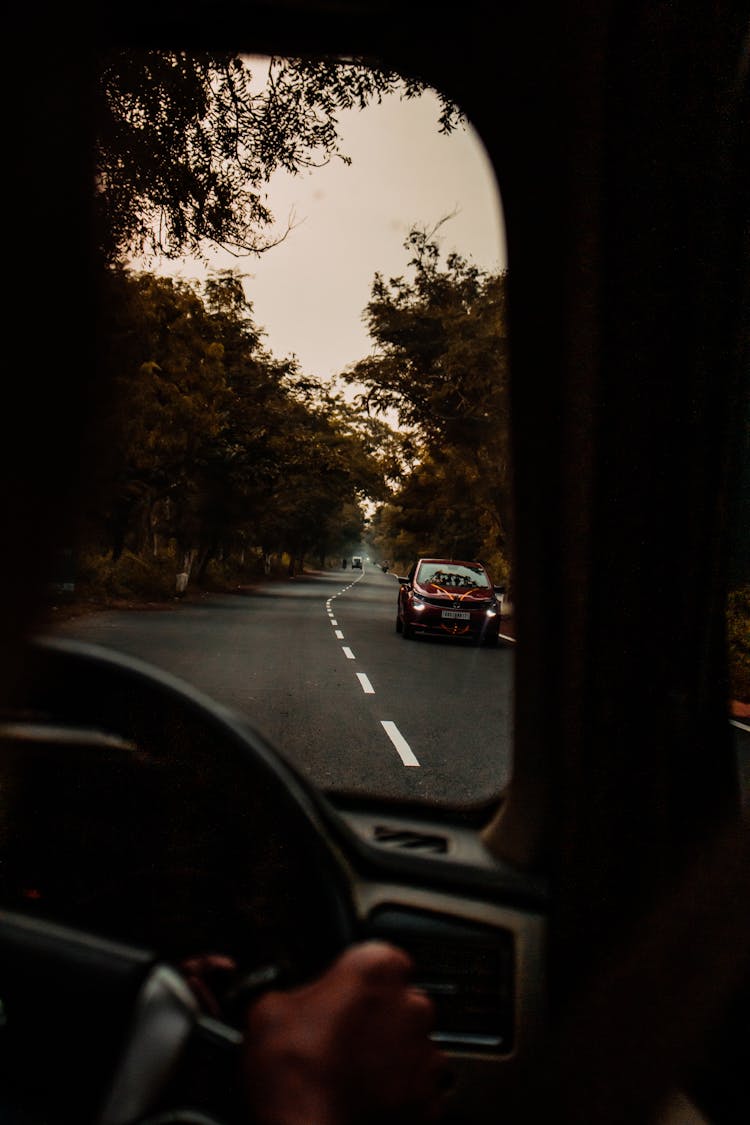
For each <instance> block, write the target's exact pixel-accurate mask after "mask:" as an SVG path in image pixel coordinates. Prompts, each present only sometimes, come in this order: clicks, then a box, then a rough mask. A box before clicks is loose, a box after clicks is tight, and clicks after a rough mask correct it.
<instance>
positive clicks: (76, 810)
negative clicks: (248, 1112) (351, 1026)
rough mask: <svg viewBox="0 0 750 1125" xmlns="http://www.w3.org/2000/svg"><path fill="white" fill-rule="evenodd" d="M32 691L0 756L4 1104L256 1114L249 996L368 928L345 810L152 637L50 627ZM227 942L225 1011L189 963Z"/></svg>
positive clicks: (161, 1116) (221, 988) (135, 1116)
mask: <svg viewBox="0 0 750 1125" xmlns="http://www.w3.org/2000/svg"><path fill="white" fill-rule="evenodd" d="M22 697H23V703H22V708H21V711H20V712H19V714H18V715H17V716H13V717H11V721H10V722H8V723H6V724H5V725H4V728H3V730H2V754H1V755H0V793H4V794H6V797H5V800H4V803H3V805H2V806H1V807H0V861H1V862H0V895H1V898H0V1001H1V1002H2V1008H1V1009H0V1012H4V1013H5V1026H4V1027H2V1028H0V1046H2V1045H3V1044H2V1037H4V1045H5V1046H6V1047H7V1046H9V1047H10V1050H5V1051H4V1052H3V1055H4V1058H5V1059H6V1068H5V1071H4V1072H3V1070H2V1068H1V1067H0V1110H2V1107H3V1105H4V1104H5V1103H4V1101H3V1099H4V1098H6V1097H7V1093H6V1091H8V1090H10V1091H11V1096H12V1097H14V1098H16V1099H17V1103H14V1109H15V1111H16V1114H17V1117H16V1119H17V1120H18V1121H19V1122H25V1121H26V1120H28V1121H32V1120H35V1116H34V1114H35V1113H37V1112H38V1110H39V1105H38V1104H36V1100H37V1099H38V1098H39V1097H42V1100H43V1103H44V1106H43V1108H44V1112H45V1113H48V1114H50V1117H49V1119H50V1120H54V1121H61V1122H67V1121H68V1120H70V1121H71V1122H72V1121H76V1123H77V1125H80V1122H81V1121H83V1120H86V1119H88V1120H91V1121H92V1122H97V1125H135V1123H136V1122H139V1123H145V1122H146V1121H148V1122H153V1123H154V1125H155V1123H156V1122H157V1121H158V1122H160V1123H161V1122H167V1121H169V1122H175V1123H176V1122H178V1121H180V1122H184V1123H188V1122H195V1123H196V1125H198V1123H202V1125H205V1122H207V1121H221V1122H228V1121H233V1120H234V1119H235V1118H237V1119H238V1120H239V1119H240V1118H239V1117H238V1116H237V1115H238V1113H241V1112H244V1110H240V1104H239V1096H238V1094H239V1091H238V1085H237V1082H236V1073H235V1070H236V1054H237V1048H238V1046H239V1043H240V1042H241V1032H240V1025H239V1022H238V1021H237V1019H236V1017H237V1013H238V1011H239V1010H240V1007H241V1001H243V1000H244V999H246V998H247V996H248V995H249V994H250V993H252V992H253V991H254V990H256V989H262V988H263V987H266V986H267V985H269V984H272V985H275V986H284V985H293V984H297V983H301V982H303V981H304V980H306V979H309V978H310V977H311V976H313V975H315V974H317V973H318V972H319V971H321V970H322V969H324V968H325V967H326V966H327V965H328V964H329V963H330V962H331V961H332V960H333V959H334V957H335V956H336V954H337V953H338V952H340V951H341V950H342V949H343V948H345V947H346V946H347V945H348V944H350V943H351V941H352V940H353V939H354V935H355V929H356V926H355V912H354V907H353V903H352V895H351V883H350V873H349V870H348V868H347V865H346V862H345V860H344V859H343V856H342V854H341V853H340V851H339V850H338V847H337V843H336V823H335V819H334V817H333V814H332V812H331V811H330V810H329V809H328V808H327V806H326V804H325V802H324V800H323V799H322V798H321V797H320V796H319V795H318V794H316V793H315V791H314V790H313V789H312V788H311V787H310V786H309V785H308V784H307V783H306V782H305V781H304V779H303V778H302V777H301V776H299V774H298V773H297V772H296V771H295V770H294V769H292V767H291V766H290V765H288V764H287V763H286V762H284V761H283V760H282V759H281V758H280V757H279V755H278V754H277V753H276V752H275V751H274V750H273V749H272V747H270V746H269V744H268V743H267V742H266V741H265V740H264V739H263V738H262V737H261V736H260V735H259V734H258V733H257V732H256V731H255V730H254V729H253V728H252V727H251V726H250V724H249V723H248V722H247V721H246V720H245V719H244V718H243V717H242V716H241V715H238V714H237V713H235V712H233V711H231V710H229V709H227V708H225V707H222V706H220V705H218V704H216V703H214V702H213V701H212V700H210V699H208V698H206V697H205V696H203V695H202V694H201V693H199V692H197V691H196V690H194V689H193V688H192V687H190V686H188V685H186V684H184V683H182V682H181V681H179V680H177V679H176V678H174V677H172V676H169V675H167V674H166V673H163V672H161V671H158V670H156V669H154V668H152V667H150V666H149V665H147V664H145V663H143V662H141V661H138V660H135V659H133V658H130V657H127V656H122V655H116V654H113V653H111V652H109V651H108V650H104V649H100V648H98V647H97V646H93V645H86V644H82V643H79V642H73V641H68V640H60V639H52V638H37V639H36V640H35V641H34V642H33V643H32V644H31V645H30V648H29V653H28V662H27V663H26V666H25V678H24V690H23V693H22ZM216 954H219V955H222V956H224V957H227V958H230V959H231V961H232V962H233V963H234V965H235V969H234V970H233V971H232V972H231V973H229V974H226V973H225V974H222V975H221V977H220V980H219V983H218V984H217V985H216V987H215V988H214V994H215V995H216V997H217V1001H218V1004H219V1018H216V1017H215V1015H214V1016H209V1015H207V1014H206V1012H205V1010H203V1009H202V1008H201V1005H200V1003H199V1002H198V1000H197V998H196V995H195V993H194V992H193V991H192V990H191V989H190V988H189V987H188V984H187V982H186V978H185V975H184V972H183V966H184V965H185V963H186V960H187V959H192V961H194V960H195V958H204V959H205V957H206V956H207V955H209V956H210V955H216ZM61 1017H62V1018H61ZM27 1052H28V1054H27ZM40 1054H41V1055H44V1056H48V1057H46V1058H45V1059H44V1060H42V1059H41V1058H40ZM8 1060H10V1061H8ZM45 1064H46V1066H47V1067H48V1075H51V1078H48V1081H47V1083H46V1087H47V1091H48V1095H49V1096H48V1098H47V1099H46V1100H45V1096H44V1095H43V1094H40V1093H39V1081H38V1077H37V1076H38V1074H39V1073H40V1072H41V1071H42V1069H43V1067H44V1065H45ZM19 1105H20V1106H21V1107H22V1108H21V1109H20V1110H19V1109H18V1106H19ZM29 1106H30V1108H28V1107H29ZM102 1107H104V1108H102ZM24 1112H28V1114H29V1116H28V1118H25V1117H24V1116H23V1113H24ZM165 1115H166V1116H165ZM217 1115H218V1116H217Z"/></svg>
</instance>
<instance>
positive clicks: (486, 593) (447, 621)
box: [396, 559, 502, 645]
mask: <svg viewBox="0 0 750 1125" xmlns="http://www.w3.org/2000/svg"><path fill="white" fill-rule="evenodd" d="M398 581H399V584H400V585H399V591H398V608H397V612H396V632H397V633H401V634H402V635H403V636H404V637H406V638H409V637H414V636H417V635H419V634H431V635H432V636H437V637H463V638H465V639H467V640H473V641H476V642H481V643H483V644H487V645H496V644H497V638H498V631H499V628H500V599H501V596H502V587H500V586H493V584H492V579H491V578H490V576H489V574H488V573H487V571H486V570H485V568H484V567H483V566H482V564H481V563H479V562H465V561H462V560H458V559H418V560H417V562H416V563H415V564H414V566H413V567H412V568H411V570H410V571H409V574H408V576H407V577H406V578H402V577H399V580H398Z"/></svg>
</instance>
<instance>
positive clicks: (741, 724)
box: [729, 719, 750, 734]
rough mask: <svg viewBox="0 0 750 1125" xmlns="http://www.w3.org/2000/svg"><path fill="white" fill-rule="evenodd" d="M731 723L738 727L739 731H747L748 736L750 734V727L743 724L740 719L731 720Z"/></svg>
mask: <svg viewBox="0 0 750 1125" xmlns="http://www.w3.org/2000/svg"><path fill="white" fill-rule="evenodd" d="M729 722H730V723H731V724H732V726H733V727H737V728H738V730H746V731H747V732H748V734H750V727H749V726H748V725H747V723H741V722H740V720H739V719H730V720H729Z"/></svg>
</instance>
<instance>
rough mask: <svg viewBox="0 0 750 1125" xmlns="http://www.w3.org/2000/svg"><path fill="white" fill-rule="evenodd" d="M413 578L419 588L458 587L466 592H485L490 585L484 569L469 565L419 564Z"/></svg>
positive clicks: (450, 563) (446, 563) (451, 563)
mask: <svg viewBox="0 0 750 1125" xmlns="http://www.w3.org/2000/svg"><path fill="white" fill-rule="evenodd" d="M415 578H416V581H417V583H418V584H419V585H420V586H427V585H431V586H449V587H456V586H460V587H461V588H462V589H466V590H468V589H472V588H473V589H477V590H482V589H483V590H487V589H489V588H490V585H491V584H490V580H489V578H488V577H487V574H486V573H485V571H484V568H483V567H481V566H477V565H472V564H471V563H455V562H442V563H441V562H432V561H429V562H421V563H420V564H419V567H418V568H417V573H416V576H415Z"/></svg>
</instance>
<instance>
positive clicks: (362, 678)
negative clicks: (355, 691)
mask: <svg viewBox="0 0 750 1125" xmlns="http://www.w3.org/2000/svg"><path fill="white" fill-rule="evenodd" d="M357 679H358V680H359V682H360V683H361V685H362V691H363V692H364V693H365V695H374V694H375V688H374V687H373V686H372V684H371V683H370V681H369V680H368V678H367V676H366V675H365V674H364V672H357Z"/></svg>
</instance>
